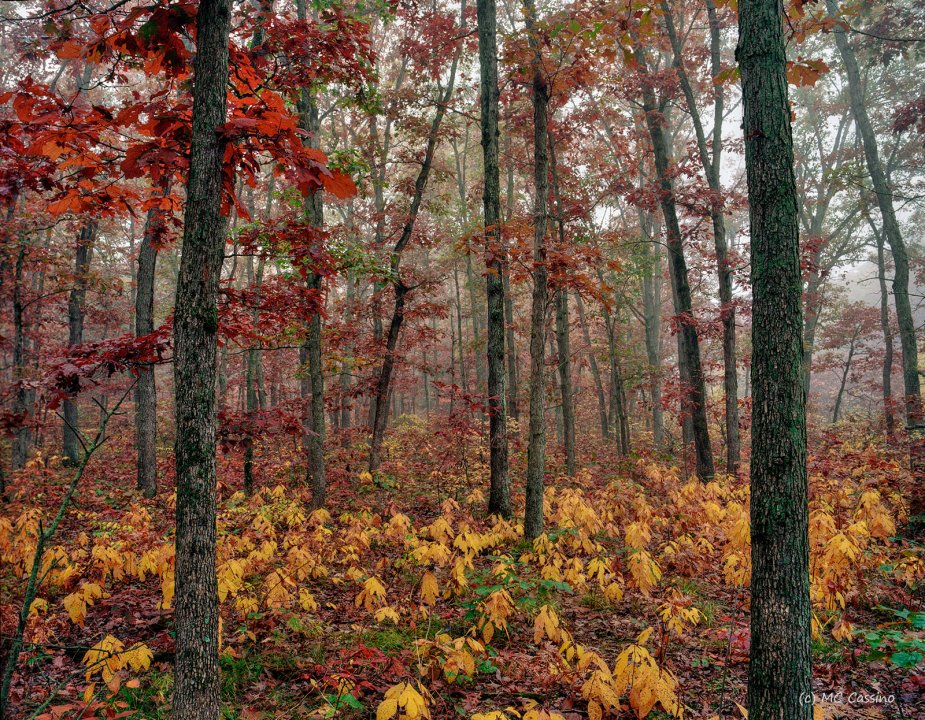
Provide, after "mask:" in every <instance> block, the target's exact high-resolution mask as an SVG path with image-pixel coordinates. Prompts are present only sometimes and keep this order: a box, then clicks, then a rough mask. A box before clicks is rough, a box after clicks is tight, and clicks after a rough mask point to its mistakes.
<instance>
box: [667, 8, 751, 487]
mask: <svg viewBox="0 0 925 720" xmlns="http://www.w3.org/2000/svg"><path fill="white" fill-rule="evenodd" d="M704 4H705V6H706V9H707V19H708V22H709V27H710V74H711V75H712V76H713V77H714V78H715V77H717V76H718V75H719V74H720V72H721V71H722V64H721V58H720V27H719V19H718V18H717V14H716V4H715V3H714V2H713V0H705V1H704ZM661 7H662V12H663V14H664V19H665V29H666V31H667V33H668V37H669V40H670V41H671V48H672V52H673V54H674V66H675V69H676V70H677V73H678V80H679V81H680V84H681V89H682V90H683V92H684V99H685V101H686V102H687V109H688V111H689V112H690V116H691V122H692V123H693V125H694V133H695V136H696V140H697V154H698V155H699V157H700V164H701V165H702V167H703V173H704V175H705V176H706V179H707V185H708V186H709V188H710V191H711V193H712V196H711V198H710V221H711V223H712V225H713V243H714V247H715V249H716V272H717V279H718V280H719V300H720V317H721V319H722V323H723V389H724V390H725V395H726V471H727V472H730V473H733V474H734V473H735V472H736V471H737V469H738V467H739V458H740V455H741V449H740V442H739V406H738V395H739V381H738V369H737V364H736V363H737V360H736V330H735V328H736V321H735V305H734V304H733V298H732V280H733V278H732V265H731V263H730V259H729V249H728V243H727V242H726V218H725V216H724V211H723V197H722V186H721V184H720V178H719V171H720V164H721V157H722V150H723V143H722V139H723V108H724V104H725V95H724V92H723V84H722V83H721V82H720V83H714V84H713V133H712V146H711V145H710V144H709V143H708V141H707V137H706V133H705V132H704V129H703V122H702V120H701V117H700V110H699V108H698V106H697V100H696V98H695V96H694V90H693V87H692V86H691V82H690V79H689V78H688V75H687V70H686V69H685V67H684V58H683V47H682V44H681V40H680V38H679V37H678V33H677V30H676V29H675V25H674V18H673V17H672V14H671V8H670V7H669V6H668V3H667V2H665V0H662V3H661Z"/></svg>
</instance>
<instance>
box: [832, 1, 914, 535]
mask: <svg viewBox="0 0 925 720" xmlns="http://www.w3.org/2000/svg"><path fill="white" fill-rule="evenodd" d="M825 5H826V9H827V10H828V13H829V16H830V17H835V16H836V15H837V14H838V11H839V9H838V3H837V2H836V1H835V0H826V3H825ZM833 32H834V35H835V44H836V45H837V46H838V52H839V54H840V55H841V58H842V63H843V64H844V66H845V75H846V77H847V79H848V93H849V96H850V98H851V113H852V115H854V122H855V125H856V126H857V129H858V135H860V136H861V144H862V145H863V147H864V158H865V160H866V162H867V172H868V174H869V175H870V180H871V185H873V190H874V193H875V194H876V196H877V206H878V207H879V208H880V217H881V220H882V226H883V235H884V236H885V237H886V241H887V242H888V243H889V244H890V251H891V253H892V255H893V266H894V274H893V299H894V302H895V303H896V321H897V323H898V325H899V343H900V346H901V347H902V363H903V390H904V393H905V400H906V429H907V430H908V432H909V461H910V466H911V469H912V472H913V475H914V477H915V479H916V488H917V489H916V491H915V492H914V494H913V496H912V498H911V499H910V503H909V515H910V518H909V520H910V525H911V526H912V527H913V528H914V529H915V530H916V532H921V531H922V530H925V418H923V416H922V398H921V388H920V383H919V363H918V343H917V341H916V337H915V319H914V318H913V316H912V305H911V303H910V301H909V256H908V254H907V252H906V243H905V241H904V240H903V236H902V232H901V231H900V228H899V222H898V221H897V220H896V211H895V210H894V208H893V191H892V188H891V187H890V184H889V181H888V180H887V177H886V174H885V173H884V170H883V165H882V164H881V162H880V150H879V148H878V147H877V136H876V135H875V134H874V129H873V126H872V125H871V122H870V116H869V115H868V114H867V107H866V104H865V94H864V88H863V86H862V85H861V72H860V70H859V68H858V61H857V57H856V56H855V54H854V49H853V48H852V47H851V43H850V42H849V41H848V36H847V34H846V33H845V29H844V28H843V27H842V26H841V25H840V24H836V25H835V26H834V28H833Z"/></svg>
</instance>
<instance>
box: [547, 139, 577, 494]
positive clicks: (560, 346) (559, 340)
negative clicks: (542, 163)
mask: <svg viewBox="0 0 925 720" xmlns="http://www.w3.org/2000/svg"><path fill="white" fill-rule="evenodd" d="M549 167H550V170H551V171H552V190H553V197H554V198H555V202H556V216H557V226H558V229H559V251H560V252H565V218H564V217H563V210H562V197H561V195H560V191H561V186H560V185H559V171H558V167H557V165H556V144H555V141H554V139H553V136H552V135H551V134H549ZM556 354H557V357H558V360H559V363H558V365H559V395H560V397H561V398H562V435H563V440H564V444H565V471H566V473H567V474H568V475H569V476H570V477H572V476H574V475H575V473H576V472H577V471H578V466H577V461H576V459H575V400H574V391H573V389H572V358H571V348H570V342H569V312H568V291H567V290H566V289H565V288H564V287H560V288H559V289H558V291H557V292H556Z"/></svg>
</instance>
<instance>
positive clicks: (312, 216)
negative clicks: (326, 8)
mask: <svg viewBox="0 0 925 720" xmlns="http://www.w3.org/2000/svg"><path fill="white" fill-rule="evenodd" d="M297 9H298V13H299V17H300V19H303V20H304V19H305V2H304V0H299V2H298V6H297ZM299 115H300V118H301V125H302V128H303V129H304V130H305V131H306V132H308V134H309V136H308V138H307V140H306V144H307V145H308V146H309V147H313V148H318V147H319V145H320V143H319V140H320V137H319V135H320V133H321V121H320V118H319V116H318V106H317V104H316V102H315V97H314V95H313V93H312V90H311V89H309V88H303V89H302V93H301V96H300V98H299ZM323 197H324V196H323V191H322V190H320V189H319V190H316V191H315V192H313V193H310V194H308V195H306V196H305V197H304V198H303V199H304V202H305V219H306V220H307V221H308V224H309V225H310V226H311V227H312V228H313V229H314V230H315V231H316V232H317V233H318V234H319V238H318V239H315V240H313V242H314V243H315V244H316V245H318V249H320V246H321V243H322V242H323V241H322V240H321V239H320V233H321V231H322V230H323V228H324V205H323V204H322V200H323ZM306 284H307V286H308V289H309V290H310V291H311V292H312V294H313V297H314V300H315V302H316V303H317V304H318V305H317V307H316V308H315V309H314V311H313V312H312V314H311V316H310V317H309V318H308V328H307V333H306V337H305V343H304V347H305V359H306V360H307V361H308V377H309V383H308V388H307V389H308V390H309V397H308V398H304V399H305V401H306V416H305V419H304V422H303V425H304V429H305V432H304V433H303V444H304V445H305V446H306V447H307V450H308V467H307V470H306V476H307V477H306V480H307V481H308V482H309V484H310V485H311V488H312V507H313V508H321V507H324V505H325V502H326V500H327V478H326V474H325V464H324V436H325V426H324V368H323V367H322V365H321V302H322V286H321V275H320V274H319V273H317V272H314V271H310V272H309V273H308V274H307V276H306ZM304 387H305V386H304V385H303V388H304Z"/></svg>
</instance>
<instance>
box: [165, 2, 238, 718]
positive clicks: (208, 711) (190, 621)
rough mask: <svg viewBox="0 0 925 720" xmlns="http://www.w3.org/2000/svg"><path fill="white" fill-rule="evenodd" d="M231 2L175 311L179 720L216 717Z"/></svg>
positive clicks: (201, 55)
mask: <svg viewBox="0 0 925 720" xmlns="http://www.w3.org/2000/svg"><path fill="white" fill-rule="evenodd" d="M230 27H231V2H230V0H202V2H200V3H199V12H198V15H197V18H196V38H197V42H196V60H195V64H194V71H193V72H194V74H193V132H192V140H191V143H190V160H189V176H188V180H187V188H186V197H187V202H186V211H185V214H184V225H183V258H182V261H181V266H180V276H179V279H178V284H177V297H176V304H175V312H174V342H175V364H174V377H175V386H176V396H177V397H176V433H177V435H176V443H175V455H176V463H177V530H176V593H177V594H176V616H175V618H176V619H175V625H176V638H177V650H176V665H175V672H174V695H173V713H174V717H175V718H177V720H216V718H218V716H219V669H218V589H217V585H216V575H215V511H216V507H215V506H216V498H215V480H216V478H215V348H216V341H217V337H218V283H219V279H220V276H221V268H222V255H223V250H224V245H225V233H226V228H225V221H224V219H223V218H222V214H221V200H222V158H223V156H224V151H225V141H224V139H223V136H222V135H221V134H220V132H219V129H220V128H221V126H222V125H223V124H224V123H225V94H226V87H227V83H228V34H229V31H230Z"/></svg>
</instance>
